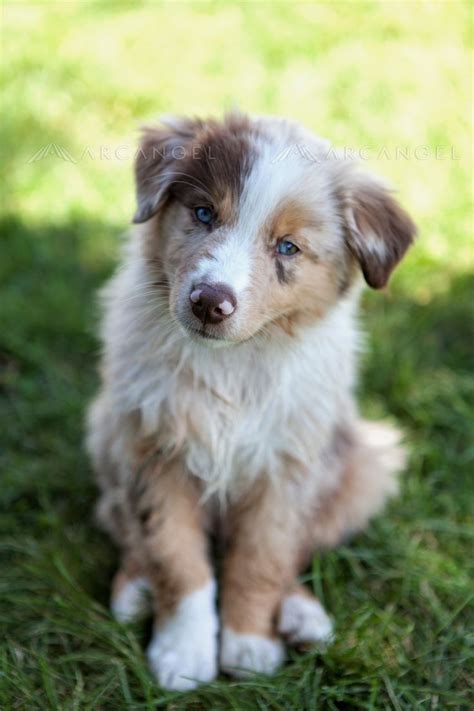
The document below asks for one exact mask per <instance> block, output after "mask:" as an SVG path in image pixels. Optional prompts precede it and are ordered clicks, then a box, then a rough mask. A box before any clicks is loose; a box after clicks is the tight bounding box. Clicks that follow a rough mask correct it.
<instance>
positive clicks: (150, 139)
mask: <svg viewBox="0 0 474 711" xmlns="http://www.w3.org/2000/svg"><path fill="white" fill-rule="evenodd" d="M255 131H256V129H255V128H254V127H253V126H252V124H251V122H250V120H249V119H248V118H247V117H245V116H242V115H240V114H236V113H231V114H228V115H227V116H226V117H225V118H224V119H223V121H216V120H212V119H210V120H200V119H191V120H187V119H172V120H170V121H169V122H167V123H166V125H165V128H145V130H144V133H143V137H142V142H141V145H140V150H139V152H138V156H137V160H136V164H135V176H136V186H137V202H138V209H137V212H136V215H135V217H134V222H145V221H146V220H148V219H150V217H152V215H154V214H155V213H156V212H158V210H159V209H160V207H161V206H162V205H163V204H164V202H165V201H166V199H167V197H169V196H170V195H172V196H173V197H175V198H176V199H177V200H179V201H180V202H181V203H182V204H184V205H186V206H188V207H197V206H199V205H206V206H209V207H212V208H213V209H214V210H215V212H216V213H217V216H218V218H219V220H220V221H221V222H229V221H230V220H231V219H232V218H233V217H234V216H236V214H237V203H238V199H239V197H240V194H241V191H242V187H243V183H244V180H245V177H246V176H247V175H248V173H249V171H250V167H251V162H252V155H253V151H252V142H251V138H250V136H251V134H253V133H255Z"/></svg>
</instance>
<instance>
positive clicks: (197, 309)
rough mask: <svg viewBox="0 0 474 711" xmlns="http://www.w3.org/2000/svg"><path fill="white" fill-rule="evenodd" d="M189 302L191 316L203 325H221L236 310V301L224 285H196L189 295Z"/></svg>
mask: <svg viewBox="0 0 474 711" xmlns="http://www.w3.org/2000/svg"><path fill="white" fill-rule="evenodd" d="M189 301H190V302H191V310H192V312H193V314H194V315H195V316H196V317H197V318H198V319H199V320H200V321H201V323H202V324H204V325H206V324H207V323H212V324H215V323H221V321H224V320H225V319H227V318H229V317H230V316H232V314H233V313H234V311H235V309H236V308H237V299H236V298H235V296H234V293H233V292H232V291H231V289H230V287H228V286H226V284H205V283H200V284H196V286H193V288H192V290H191V293H190V294H189Z"/></svg>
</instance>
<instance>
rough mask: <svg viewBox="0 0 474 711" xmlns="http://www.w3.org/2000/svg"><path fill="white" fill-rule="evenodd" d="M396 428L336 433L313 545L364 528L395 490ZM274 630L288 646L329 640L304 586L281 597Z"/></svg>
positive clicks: (361, 427) (366, 425)
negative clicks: (335, 479) (329, 485)
mask: <svg viewBox="0 0 474 711" xmlns="http://www.w3.org/2000/svg"><path fill="white" fill-rule="evenodd" d="M399 440H400V437H399V434H398V432H397V430H395V429H394V428H392V427H390V426H388V425H385V424H379V423H371V422H364V421H360V422H357V423H356V424H355V426H354V428H353V430H351V431H350V432H342V431H341V432H338V433H336V436H335V440H334V442H333V445H332V449H333V451H332V452H331V453H330V455H332V456H330V457H329V461H330V462H331V466H332V467H333V470H332V472H334V471H335V470H336V471H337V470H339V472H340V483H339V485H338V486H337V488H336V489H335V490H333V491H332V492H331V494H330V495H328V496H327V497H326V498H325V499H323V500H322V501H321V502H320V503H319V506H318V508H317V513H316V516H315V518H314V521H313V531H312V540H313V548H315V549H323V548H331V547H334V546H336V545H338V544H339V543H341V542H342V541H343V540H345V539H346V538H347V537H348V536H350V535H351V534H353V533H355V532H357V531H360V530H363V529H364V528H365V527H366V525H367V523H368V521H369V519H370V518H371V517H372V516H374V515H375V514H376V513H378V512H379V511H380V510H381V508H382V507H383V505H384V503H385V501H386V500H387V498H388V497H390V496H392V495H393V494H395V493H396V491H397V474H398V472H399V471H400V470H401V469H402V468H403V465H404V461H405V454H404V451H403V448H402V447H401V446H400V444H399ZM278 630H279V632H280V633H281V634H282V635H283V636H284V637H286V639H287V641H288V642H289V643H290V644H295V645H297V646H299V645H305V644H314V643H321V642H322V643H328V642H330V641H331V639H332V638H333V634H332V623H331V620H330V618H329V617H328V615H327V614H326V612H325V610H324V608H323V606H322V605H321V603H320V602H319V600H317V599H316V598H315V597H314V596H313V595H312V594H311V593H310V591H309V590H308V589H307V588H305V587H303V586H295V588H294V589H293V590H290V591H289V592H288V593H287V594H286V595H285V596H284V597H283V599H282V602H281V606H280V611H279V618H278Z"/></svg>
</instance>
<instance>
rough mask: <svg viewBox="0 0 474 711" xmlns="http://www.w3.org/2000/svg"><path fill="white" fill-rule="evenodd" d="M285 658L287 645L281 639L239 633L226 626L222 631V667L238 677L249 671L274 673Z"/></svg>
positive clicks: (246, 674) (245, 674) (244, 675)
mask: <svg viewBox="0 0 474 711" xmlns="http://www.w3.org/2000/svg"><path fill="white" fill-rule="evenodd" d="M284 660H285V647H284V646H283V643H282V642H281V640H279V639H270V638H269V637H261V636H259V635H253V634H238V633H237V632H234V631H233V630H231V629H229V628H226V629H224V630H223V632H222V640H221V654H220V665H221V669H222V670H223V671H224V672H226V673H227V674H230V675H231V676H235V677H237V678H240V679H242V678H244V677H246V676H248V674H249V673H252V672H255V673H259V674H273V673H274V672H275V671H276V670H277V669H278V667H279V666H281V664H283V662H284Z"/></svg>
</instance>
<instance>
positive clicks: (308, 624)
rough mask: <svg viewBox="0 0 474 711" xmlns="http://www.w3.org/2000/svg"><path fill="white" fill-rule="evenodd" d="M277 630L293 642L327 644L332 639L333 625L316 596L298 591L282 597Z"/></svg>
mask: <svg viewBox="0 0 474 711" xmlns="http://www.w3.org/2000/svg"><path fill="white" fill-rule="evenodd" d="M278 631H279V632H280V634H282V635H284V636H285V637H286V639H287V640H288V641H289V642H291V643H293V644H305V643H307V644H311V643H313V644H314V643H316V642H322V643H324V644H329V643H330V642H332V640H333V625H332V622H331V620H330V618H329V617H328V615H327V614H326V611H325V610H324V607H323V606H322V605H321V603H320V602H318V600H316V598H314V599H311V598H309V597H305V596H304V595H299V594H298V593H294V594H292V595H288V596H287V597H285V598H284V600H283V602H282V604H281V610H280V619H279V622H278Z"/></svg>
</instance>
